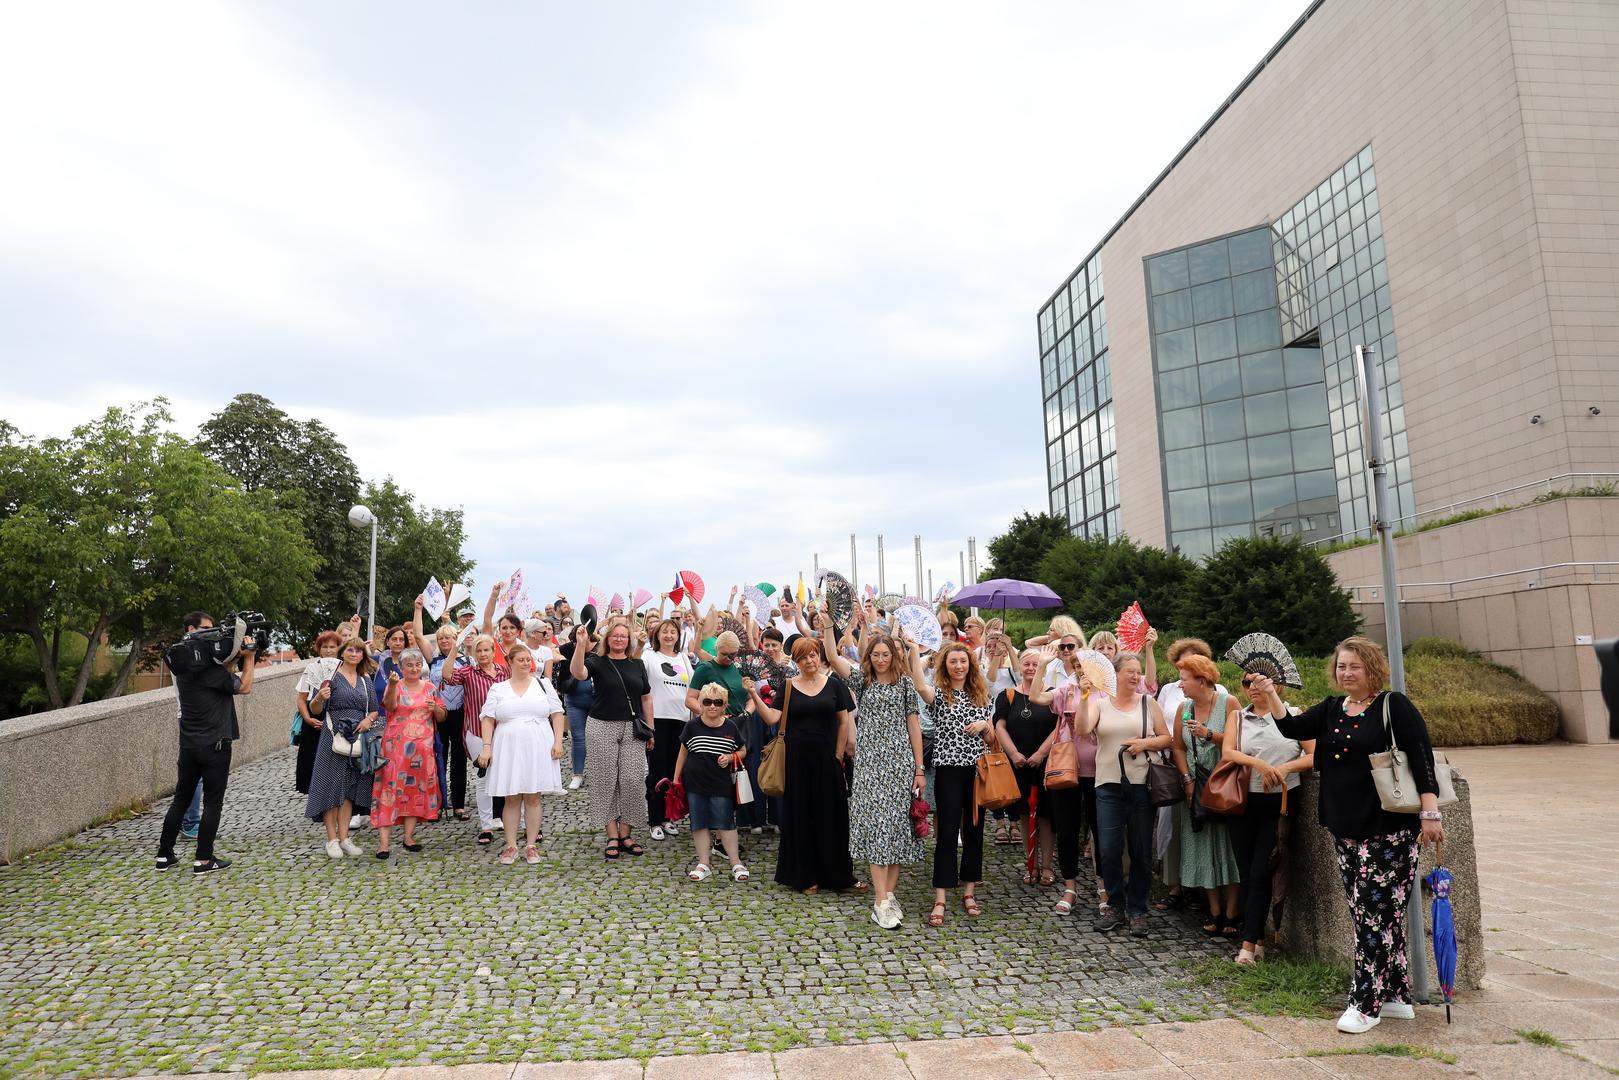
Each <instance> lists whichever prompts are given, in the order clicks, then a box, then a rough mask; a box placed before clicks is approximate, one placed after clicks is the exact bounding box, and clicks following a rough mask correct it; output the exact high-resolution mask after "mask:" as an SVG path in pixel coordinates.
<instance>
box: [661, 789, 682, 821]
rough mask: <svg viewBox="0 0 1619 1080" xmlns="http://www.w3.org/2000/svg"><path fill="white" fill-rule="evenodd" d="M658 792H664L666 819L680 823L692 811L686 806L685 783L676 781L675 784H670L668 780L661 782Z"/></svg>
mask: <svg viewBox="0 0 1619 1080" xmlns="http://www.w3.org/2000/svg"><path fill="white" fill-rule="evenodd" d="M658 790H659V791H661V792H663V816H664V818H665V819H666V820H669V821H679V820H681V819H682V818H684V817H685V816H686V814H687V812H688V811H689V809H690V808H689V807H688V806H687V805H686V785H685V782H684V781H680V780H676V781H675V782H674V783H670V782H669V781H668V780H659V781H658Z"/></svg>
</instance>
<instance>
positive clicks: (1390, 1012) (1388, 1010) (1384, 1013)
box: [1377, 1001, 1417, 1020]
mask: <svg viewBox="0 0 1619 1080" xmlns="http://www.w3.org/2000/svg"><path fill="white" fill-rule="evenodd" d="M1377 1015H1378V1016H1380V1017H1382V1018H1383V1019H1385V1020H1415V1019H1416V1018H1417V1010H1416V1009H1414V1008H1412V1007H1411V1003H1410V1002H1409V1001H1385V1002H1383V1008H1382V1009H1381V1010H1379V1011H1378V1014H1377Z"/></svg>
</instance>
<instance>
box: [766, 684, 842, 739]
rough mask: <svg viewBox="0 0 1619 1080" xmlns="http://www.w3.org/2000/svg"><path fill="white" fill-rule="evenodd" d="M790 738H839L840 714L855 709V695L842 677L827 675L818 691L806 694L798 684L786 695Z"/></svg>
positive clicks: (788, 735)
mask: <svg viewBox="0 0 1619 1080" xmlns="http://www.w3.org/2000/svg"><path fill="white" fill-rule="evenodd" d="M783 696H784V698H785V700H786V702H787V741H788V742H790V743H795V742H815V743H835V742H837V739H838V713H839V712H850V711H853V709H854V697H853V695H851V694H850V693H849V687H848V685H847V684H846V683H844V682H843V680H841V679H834V678H832V677H831V676H830V675H829V676H827V679H826V685H825V686H823V687H821V692H820V693H818V694H806V693H804V691H803V690H801V689H799V688H798V687H797V686H793V687H792V695H791V696H790V697H787V696H786V695H785V693H784V695H783Z"/></svg>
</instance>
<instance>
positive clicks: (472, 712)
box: [443, 634, 512, 847]
mask: <svg viewBox="0 0 1619 1080" xmlns="http://www.w3.org/2000/svg"><path fill="white" fill-rule="evenodd" d="M472 660H473V663H472V666H471V667H450V666H449V665H445V668H446V670H445V671H444V673H443V680H444V682H443V685H444V686H447V687H449V686H460V687H464V688H465V690H466V693H465V694H464V696H463V697H462V699H461V703H462V712H461V715H462V716H463V717H464V720H463V723H462V729H461V735H462V738H463V739H466V740H467V756H469V757H473V758H475V757H477V756H478V754H477V753H475V752H474V749H473V748H474V746H476V747H477V749H478V751H482V749H483V731H482V728H481V726H480V721H479V719H478V718H479V716H481V715H482V713H483V703H484V701H485V700H486V699H487V698H488V697H489V688H490V687H491V686H493V685H495V684H496V683H498V682H505V681H506V680H508V679H510V678H511V677H512V673H511V669H510V668H508V667H507V666H506V665H505V664H497V663H495V639H494V638H492V637H490V636H489V635H488V634H479V635H478V636H477V637H475V638H473V639H472ZM473 739H476V740H477V742H476V743H474V742H472V740H473ZM481 772H482V770H480V773H481ZM494 839H495V801H494V797H493V796H492V795H491V794H490V791H489V784H488V783H487V778H486V777H485V776H483V775H479V777H478V843H479V844H480V845H481V846H483V847H488V846H489V845H490V844H491V843H493V842H494Z"/></svg>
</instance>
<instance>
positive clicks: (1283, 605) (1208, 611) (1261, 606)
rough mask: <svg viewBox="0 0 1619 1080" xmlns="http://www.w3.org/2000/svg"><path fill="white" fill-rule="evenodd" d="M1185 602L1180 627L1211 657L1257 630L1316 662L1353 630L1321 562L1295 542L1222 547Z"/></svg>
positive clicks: (1345, 603)
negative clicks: (1212, 650)
mask: <svg viewBox="0 0 1619 1080" xmlns="http://www.w3.org/2000/svg"><path fill="white" fill-rule="evenodd" d="M1185 595H1186V600H1185V604H1184V606H1183V607H1182V610H1181V619H1180V625H1181V628H1182V629H1183V630H1185V631H1186V632H1187V633H1189V634H1193V635H1195V636H1197V637H1200V638H1203V639H1204V640H1205V641H1207V642H1208V643H1209V644H1210V645H1213V646H1214V648H1215V651H1216V652H1219V651H1220V650H1223V649H1225V648H1226V647H1227V646H1229V645H1230V644H1231V643H1232V642H1234V641H1236V640H1237V639H1238V638H1240V637H1242V635H1244V634H1247V633H1251V632H1253V631H1256V630H1263V631H1264V632H1266V633H1269V634H1274V635H1275V636H1276V637H1278V638H1280V639H1281V640H1282V642H1283V643H1284V644H1286V645H1287V647H1288V648H1289V649H1290V650H1292V651H1293V652H1294V653H1297V654H1300V655H1304V656H1324V655H1326V654H1327V653H1328V652H1330V651H1331V650H1332V647H1333V646H1334V645H1336V644H1337V643H1338V642H1339V641H1342V640H1343V639H1344V638H1346V637H1348V636H1349V635H1350V634H1353V633H1354V632H1355V630H1356V629H1357V627H1358V625H1359V621H1358V620H1357V619H1356V617H1355V612H1354V609H1353V608H1351V607H1350V606H1349V593H1348V592H1346V591H1344V590H1343V589H1342V588H1340V587H1339V586H1338V579H1337V578H1336V577H1335V576H1334V575H1333V573H1332V568H1331V567H1330V566H1328V565H1327V561H1326V559H1324V558H1323V557H1322V556H1321V555H1320V553H1319V552H1317V551H1316V550H1315V549H1314V548H1310V547H1306V546H1305V545H1304V544H1303V543H1301V542H1300V541H1299V540H1298V539H1297V538H1296V537H1295V538H1294V539H1292V540H1281V539H1277V538H1275V537H1258V536H1252V537H1239V538H1237V539H1233V540H1227V541H1226V542H1225V544H1223V545H1222V546H1221V547H1220V550H1219V551H1217V552H1215V553H1214V555H1212V556H1210V558H1209V560H1208V561H1207V562H1206V563H1204V564H1203V567H1202V569H1201V571H1200V572H1199V573H1198V574H1197V575H1196V576H1195V577H1194V578H1193V579H1192V581H1191V583H1190V587H1189V588H1188V589H1187V590H1186V594H1185Z"/></svg>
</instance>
